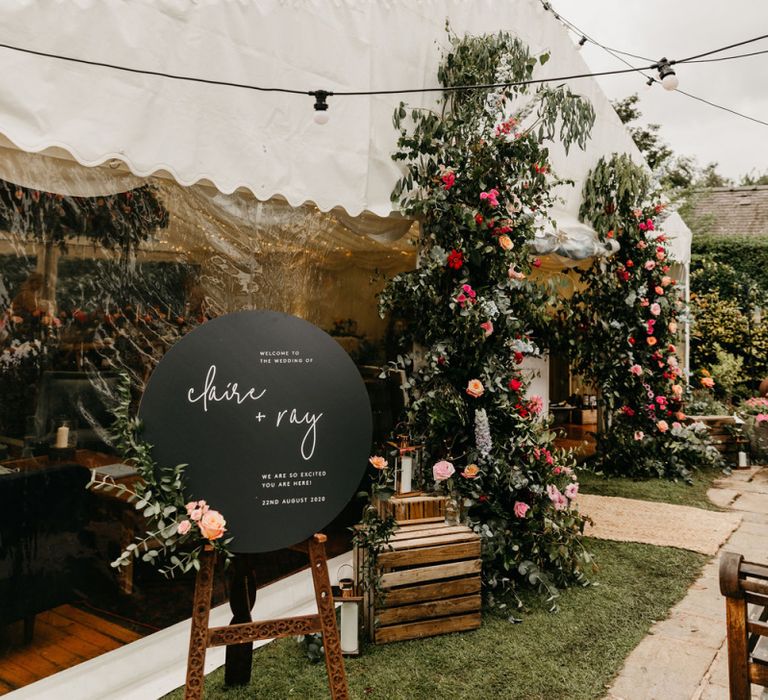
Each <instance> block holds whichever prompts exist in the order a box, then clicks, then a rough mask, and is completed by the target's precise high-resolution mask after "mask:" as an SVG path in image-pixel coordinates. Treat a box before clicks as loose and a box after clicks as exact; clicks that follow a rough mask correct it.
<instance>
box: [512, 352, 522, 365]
mask: <svg viewBox="0 0 768 700" xmlns="http://www.w3.org/2000/svg"><path fill="white" fill-rule="evenodd" d="M514 358H515V364H517V365H519V364H520V363H521V362H522V361H523V353H521V352H516V353H515V354H514Z"/></svg>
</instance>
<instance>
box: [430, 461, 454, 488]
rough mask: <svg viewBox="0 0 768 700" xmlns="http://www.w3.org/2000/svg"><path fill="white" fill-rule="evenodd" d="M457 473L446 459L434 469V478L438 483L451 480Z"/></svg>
mask: <svg viewBox="0 0 768 700" xmlns="http://www.w3.org/2000/svg"><path fill="white" fill-rule="evenodd" d="M455 473H456V470H455V469H454V468H453V465H452V464H451V463H450V462H447V461H446V460H444V459H443V460H441V461H439V462H437V463H436V464H435V465H434V466H433V467H432V476H433V477H434V479H435V481H437V482H438V483H439V482H441V481H445V480H446V479H450V478H451V477H452V476H453V475H454V474H455Z"/></svg>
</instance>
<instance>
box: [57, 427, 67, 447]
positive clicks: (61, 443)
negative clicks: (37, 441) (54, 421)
mask: <svg viewBox="0 0 768 700" xmlns="http://www.w3.org/2000/svg"><path fill="white" fill-rule="evenodd" d="M68 441H69V428H68V427H67V426H66V425H62V426H61V427H60V428H59V429H58V430H57V431H56V447H57V448H59V449H61V448H64V447H66V446H67V442H68Z"/></svg>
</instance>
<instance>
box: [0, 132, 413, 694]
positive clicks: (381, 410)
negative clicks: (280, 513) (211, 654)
mask: <svg viewBox="0 0 768 700" xmlns="http://www.w3.org/2000/svg"><path fill="white" fill-rule="evenodd" d="M414 235H415V228H414V225H413V224H412V222H410V221H407V220H403V219H397V218H390V219H380V218H377V217H374V216H367V215H363V216H359V217H350V216H348V215H347V214H346V213H345V212H343V211H340V212H329V213H323V212H320V211H319V210H318V209H317V208H316V207H314V206H311V205H306V206H302V207H295V208H294V207H290V206H288V205H287V204H285V203H284V202H279V201H269V202H259V201H257V200H256V199H254V198H253V197H252V196H251V195H250V194H247V193H235V194H232V195H223V194H221V193H219V192H217V191H216V190H215V189H213V188H207V187H205V186H203V185H198V186H195V187H188V188H187V187H181V186H179V185H177V184H176V183H174V182H173V181H171V180H167V179H163V178H151V179H149V180H141V179H138V178H135V177H133V176H131V175H128V174H125V173H121V172H120V171H119V170H113V169H111V168H109V167H106V166H104V167H99V168H83V167H80V166H78V165H76V164H73V163H71V162H70V161H68V160H63V159H58V158H52V157H47V156H33V155H29V154H22V153H19V152H18V151H12V150H10V149H3V148H2V147H0V501H2V503H3V504H4V505H3V511H2V515H1V516H0V593H2V595H0V668H3V667H4V665H3V663H2V661H3V659H4V658H5V657H6V655H8V654H10V655H13V654H21V655H23V654H25V653H30V654H34V653H36V652H35V648H36V647H35V646H34V639H33V645H32V646H29V645H25V644H22V642H24V641H27V638H29V637H33V636H34V638H35V639H38V638H39V639H42V640H43V641H44V642H45V643H47V644H57V643H58V642H56V639H59V637H61V636H62V635H65V634H67V633H66V632H65V631H63V630H67V629H69V628H70V627H71V625H72V624H74V623H73V620H74V621H76V622H77V624H81V625H84V626H85V627H89V628H90V629H91V630H102V631H103V629H102V628H104V627H105V625H106V626H107V627H108V626H109V625H111V624H118V625H120V626H121V627H122V628H123V630H122V631H121V632H120V634H119V635H117V636H118V637H119V638H120V639H122V640H123V641H126V640H128V639H130V638H136V637H138V636H141V635H143V634H147V633H149V632H151V631H153V630H156V629H160V628H163V627H166V626H168V625H169V624H172V623H175V622H178V621H180V620H183V619H185V618H187V617H189V614H190V611H191V595H192V578H191V577H186V578H182V579H181V580H173V581H166V580H165V579H162V578H161V577H160V576H159V575H158V574H157V573H156V572H154V571H153V570H152V569H151V568H150V567H148V566H146V565H143V564H139V565H138V566H135V567H130V568H128V569H124V570H120V571H116V570H115V569H112V568H111V567H110V562H111V561H112V560H113V559H114V558H115V557H116V556H117V554H118V553H119V551H120V549H121V548H122V547H124V546H125V545H126V544H128V542H129V541H130V540H131V539H132V538H133V537H134V536H135V535H136V534H138V533H139V532H140V530H141V528H142V523H141V518H140V517H139V515H138V514H137V513H136V512H134V510H133V509H132V507H131V506H130V505H129V504H126V503H124V502H121V501H119V499H116V498H111V497H109V495H108V494H107V495H104V494H103V492H92V491H90V492H89V491H87V490H86V488H85V483H86V482H87V478H88V474H87V472H86V470H84V469H83V467H89V468H91V469H93V468H96V467H98V468H102V469H103V468H106V469H110V468H114V466H115V465H116V466H117V468H118V470H119V469H120V468H122V467H120V465H119V462H120V456H119V455H117V454H116V453H115V451H114V449H113V448H112V447H111V445H110V440H109V427H110V424H111V422H112V407H113V406H114V400H115V392H114V390H115V387H116V385H117V382H118V378H119V375H120V374H121V373H122V372H127V373H128V374H129V375H130V376H131V378H132V381H133V386H134V389H135V391H134V399H135V400H136V402H137V403H138V400H139V398H140V396H141V392H142V390H143V387H144V384H145V382H146V381H147V379H148V377H149V376H150V374H151V373H152V371H153V369H154V367H155V366H156V365H157V363H158V362H159V360H160V359H161V358H162V357H163V355H164V354H165V352H167V351H168V349H169V348H170V347H171V346H172V345H173V344H174V343H175V342H177V341H178V340H179V339H180V338H181V337H182V336H184V335H185V334H186V333H188V332H190V331H191V330H193V329H194V328H196V327H198V326H199V325H200V324H201V323H205V322H206V321H207V320H208V319H211V318H214V317H216V316H219V315H221V314H225V313H229V312H233V311H239V310H243V309H272V310H276V311H283V312H286V313H290V314H295V315H297V316H300V317H302V318H304V319H306V320H308V321H311V322H312V323H314V324H316V325H317V326H319V327H320V328H323V329H324V330H326V331H327V332H329V333H330V334H331V335H332V336H335V337H336V339H337V340H338V342H339V343H340V344H341V345H342V346H343V347H344V348H345V349H346V350H347V352H348V353H349V354H350V356H351V357H352V358H353V359H354V360H355V362H356V363H357V365H358V367H359V368H360V371H361V374H362V376H363V378H364V380H365V383H366V386H367V388H368V390H369V395H370V398H371V406H372V409H373V415H374V439H375V440H376V441H378V442H380V441H383V440H386V439H388V438H390V437H391V434H392V429H393V424H394V421H395V420H396V418H397V415H398V413H399V411H400V408H401V406H402V394H401V392H400V390H399V388H398V387H399V378H396V377H393V378H392V380H391V381H386V380H381V379H380V378H379V373H380V368H381V366H382V365H383V364H384V363H385V359H386V358H387V357H388V356H392V355H393V352H394V348H395V345H396V343H397V324H396V323H393V322H392V321H390V320H388V319H384V320H383V319H381V318H380V317H379V315H378V312H377V298H376V297H377V294H378V292H379V291H380V290H381V289H382V288H383V286H384V284H385V282H386V280H387V278H389V277H391V276H392V275H394V274H396V273H398V272H400V271H402V270H407V269H411V268H413V267H414V266H415V261H416V254H415V253H416V251H415V247H414V246H413V244H412V240H413V238H414ZM63 427H66V428H67V431H66V432H63V431H62V430H61V428H63ZM54 458H55V459H54ZM63 462H75V463H76V465H79V466H72V467H71V468H70V469H69V470H68V468H67V466H66V465H64V464H62V463H63ZM347 510H348V511H349V512H346V511H345V514H342V516H340V519H338V521H337V522H336V523H334V524H333V526H332V528H331V530H332V532H331V533H330V534H331V539H330V540H329V545H333V546H335V545H334V542H335V540H334V537H336V539H338V543H336V544H337V545H338V546H336V550H334V551H333V552H332V553H338V552H339V551H342V549H343V548H345V547H346V540H344V537H346V535H347V534H348V526H349V525H350V524H351V523H353V522H355V521H356V519H357V517H358V516H359V513H356V512H353V511H354V507H353V506H350V508H348V509H347ZM334 532H336V533H337V534H336V535H334V534H333V533H334ZM339 533H340V534H339ZM333 546H332V549H333ZM340 547H341V548H340ZM292 556H293V558H292ZM303 563H304V562H303V560H302V558H301V557H299V559H298V560H296V558H295V556H294V555H292V553H290V552H283V553H278V554H275V555H271V556H270V557H269V558H267V559H264V560H263V561H261V562H260V564H259V572H260V574H259V575H260V576H261V578H260V579H259V584H260V585H261V584H263V583H267V582H269V581H270V580H273V579H275V578H277V577H279V576H281V575H285V574H286V573H288V572H290V571H291V570H293V569H295V568H296V567H297V566H299V567H300V566H302V565H303ZM224 596H225V588H224V587H223V586H219V588H218V589H217V592H216V594H215V600H217V601H218V602H221V601H222V600H223V599H224ZM73 606H74V607H73ZM35 615H36V616H37V622H36V623H34V625H32V624H30V621H31V620H34V619H35ZM84 615H85V616H86V617H84ZM62 618H65V619H62ZM110 629H113V628H110ZM126 630H128V631H126ZM113 631H114V630H113ZM88 634H91V632H89V633H88ZM99 634H101V632H99ZM110 634H112V633H107V636H109V635H110ZM57 635H58V636H57ZM131 635H134V636H133V637H132V636H131ZM97 636H98V635H97ZM54 637H55V638H56V639H54ZM99 638H101V637H99ZM89 639H91V637H89ZM60 643H61V644H63V645H64V646H66V645H70V646H71V644H75V643H77V642H73V641H72V639H68V640H63V641H60ZM81 646H82V645H81ZM86 647H87V648H86ZM108 648H111V647H110V645H106V646H104V648H96V646H94V645H89V644H85V645H84V649H85V650H84V651H83V652H82V654H80V652H78V654H80V655H79V656H78V658H77V660H82V658H89V657H90V656H93V655H96V654H98V653H100V652H102V651H106V650H107V649H108ZM77 660H75V661H72V663H76V662H77ZM17 661H19V660H18V659H17ZM14 663H15V662H14ZM19 663H21V665H23V659H22V660H21V661H19ZM8 667H10V666H8ZM50 672H53V671H52V670H49V671H46V673H50ZM0 681H3V682H5V680H3V676H2V672H0ZM8 681H9V682H10V681H13V683H14V684H16V685H18V684H19V683H22V684H23V683H26V682H29V678H27V677H26V676H25V678H24V679H16V680H14V679H8ZM0 685H1V683H0Z"/></svg>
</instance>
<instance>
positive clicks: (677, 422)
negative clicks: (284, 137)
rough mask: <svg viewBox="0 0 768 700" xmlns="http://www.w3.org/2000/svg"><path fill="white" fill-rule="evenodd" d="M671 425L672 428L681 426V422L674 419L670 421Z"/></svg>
mask: <svg viewBox="0 0 768 700" xmlns="http://www.w3.org/2000/svg"><path fill="white" fill-rule="evenodd" d="M672 427H673V428H682V427H683V424H682V423H680V422H679V421H675V422H674V423H672Z"/></svg>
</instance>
